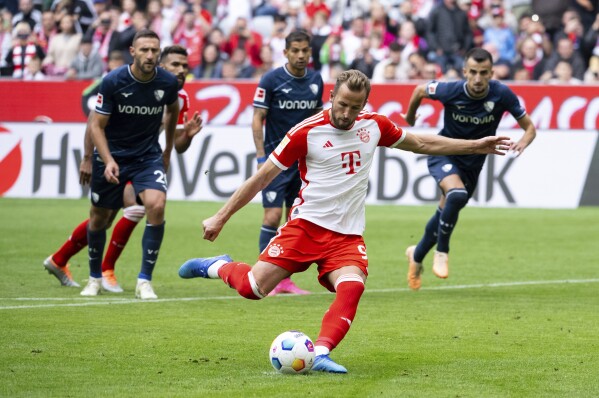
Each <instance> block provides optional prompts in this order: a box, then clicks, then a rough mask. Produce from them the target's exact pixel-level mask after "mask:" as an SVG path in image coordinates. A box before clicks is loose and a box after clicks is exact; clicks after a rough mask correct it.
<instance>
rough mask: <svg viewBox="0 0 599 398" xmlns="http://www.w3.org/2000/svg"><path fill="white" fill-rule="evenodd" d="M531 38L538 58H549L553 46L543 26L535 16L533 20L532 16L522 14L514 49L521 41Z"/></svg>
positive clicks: (517, 47)
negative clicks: (537, 52)
mask: <svg viewBox="0 0 599 398" xmlns="http://www.w3.org/2000/svg"><path fill="white" fill-rule="evenodd" d="M529 37H530V38H532V39H533V40H534V41H535V43H537V46H538V51H539V52H541V54H540V56H541V57H542V56H549V54H551V53H552V52H553V44H552V43H551V40H550V39H549V35H548V34H547V33H546V32H545V25H543V22H542V21H541V20H540V19H539V17H538V16H536V17H535V18H534V19H533V15H532V14H524V15H522V16H521V17H520V20H519V22H518V35H517V40H516V49H519V48H520V46H521V44H522V41H523V40H525V39H527V38H529Z"/></svg>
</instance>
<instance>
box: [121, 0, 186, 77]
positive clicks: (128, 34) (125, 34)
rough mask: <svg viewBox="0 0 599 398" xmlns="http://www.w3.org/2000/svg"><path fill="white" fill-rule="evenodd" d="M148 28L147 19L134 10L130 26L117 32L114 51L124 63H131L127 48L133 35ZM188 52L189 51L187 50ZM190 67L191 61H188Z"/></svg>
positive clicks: (141, 12)
mask: <svg viewBox="0 0 599 398" xmlns="http://www.w3.org/2000/svg"><path fill="white" fill-rule="evenodd" d="M147 27H148V18H147V17H146V14H145V13H144V12H143V11H139V10H135V11H133V14H131V24H130V25H129V26H128V27H127V28H126V29H125V30H123V31H122V32H117V33H116V34H117V36H118V41H117V43H118V44H117V46H116V47H115V50H120V51H121V52H122V53H123V57H124V58H125V63H126V64H130V63H132V62H133V56H132V55H131V52H130V51H129V48H130V47H131V46H132V45H133V37H135V34H136V33H137V32H139V31H141V30H143V29H146V28H147ZM188 51H189V49H188ZM190 67H191V60H190Z"/></svg>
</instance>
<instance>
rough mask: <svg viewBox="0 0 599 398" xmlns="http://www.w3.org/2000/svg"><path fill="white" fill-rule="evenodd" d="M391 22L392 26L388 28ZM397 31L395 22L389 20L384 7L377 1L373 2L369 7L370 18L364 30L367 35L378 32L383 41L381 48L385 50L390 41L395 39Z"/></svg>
mask: <svg viewBox="0 0 599 398" xmlns="http://www.w3.org/2000/svg"><path fill="white" fill-rule="evenodd" d="M391 22H392V23H393V26H390V23H391ZM397 29H398V28H397V25H395V21H391V20H390V19H389V16H388V15H387V12H386V11H385V7H384V6H383V5H382V4H381V3H379V2H377V1H373V2H372V4H371V5H370V18H369V19H368V28H367V29H366V30H367V31H368V32H369V33H372V32H379V33H380V34H381V38H382V39H383V47H385V48H386V47H388V46H389V44H390V43H391V42H392V41H395V40H396V39H397Z"/></svg>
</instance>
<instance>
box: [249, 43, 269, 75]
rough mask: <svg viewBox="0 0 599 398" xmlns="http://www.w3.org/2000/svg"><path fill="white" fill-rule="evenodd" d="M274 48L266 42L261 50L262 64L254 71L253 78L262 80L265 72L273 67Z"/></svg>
mask: <svg viewBox="0 0 599 398" xmlns="http://www.w3.org/2000/svg"><path fill="white" fill-rule="evenodd" d="M272 55H273V54H272V48H270V46H269V45H268V44H264V45H263V46H262V49H261V50H260V59H261V60H262V65H260V66H259V67H257V68H256V70H255V71H254V73H253V76H252V77H253V78H254V79H257V80H260V78H261V77H262V75H263V74H265V73H266V72H268V71H269V70H271V69H273V65H274V63H273V57H272Z"/></svg>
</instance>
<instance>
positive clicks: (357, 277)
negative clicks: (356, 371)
mask: <svg viewBox="0 0 599 398" xmlns="http://www.w3.org/2000/svg"><path fill="white" fill-rule="evenodd" d="M354 248H355V246H353V247H351V248H349V250H355V249H354ZM346 250H347V249H346ZM362 254H364V257H365V250H364V253H355V255H356V256H360V257H361V255H362ZM350 261H351V260H350ZM356 263H357V264H360V263H361V264H360V266H358V265H348V266H343V267H341V268H338V269H336V270H334V271H332V272H328V273H327V274H325V275H324V279H323V275H322V272H323V271H322V270H321V276H319V279H320V280H321V283H323V282H324V283H323V284H324V285H325V286H327V287H328V288H329V290H333V291H334V292H335V300H333V303H331V306H330V307H329V309H328V310H327V311H326V312H325V314H324V317H323V319H322V325H321V328H320V333H319V334H318V338H317V339H316V342H315V348H314V353H315V354H316V358H315V360H314V366H313V367H312V369H313V370H317V371H323V372H333V373H347V369H345V367H343V366H341V365H339V364H337V363H335V362H334V361H333V360H331V358H330V357H329V354H330V352H331V351H332V350H333V349H334V348H335V347H337V345H339V343H340V342H341V340H343V338H344V337H345V336H346V334H347V332H348V331H349V328H350V327H351V324H352V322H353V320H354V318H355V316H356V312H357V310H358V303H359V302H360V298H361V297H362V293H364V287H365V285H364V284H365V281H366V274H365V273H364V271H365V270H366V267H367V262H366V259H360V258H359V257H357V258H356Z"/></svg>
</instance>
